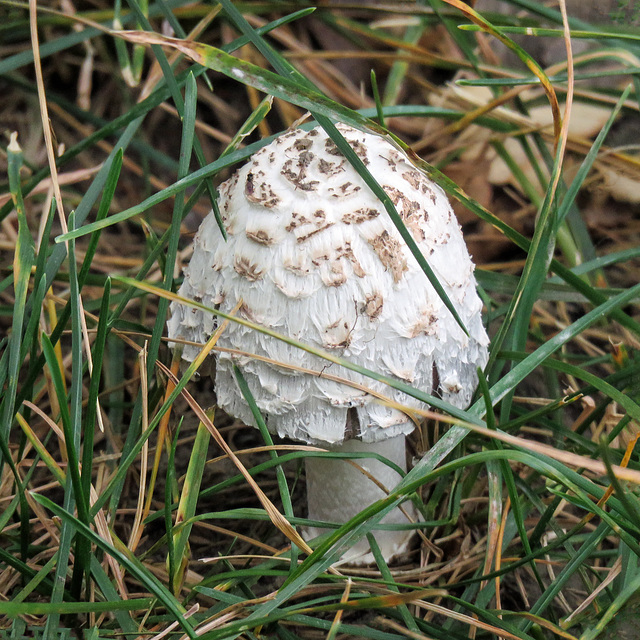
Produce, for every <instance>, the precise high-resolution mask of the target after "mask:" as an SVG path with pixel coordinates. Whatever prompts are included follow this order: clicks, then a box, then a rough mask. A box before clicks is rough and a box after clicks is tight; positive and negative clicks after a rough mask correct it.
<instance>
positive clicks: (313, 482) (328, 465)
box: [303, 435, 415, 565]
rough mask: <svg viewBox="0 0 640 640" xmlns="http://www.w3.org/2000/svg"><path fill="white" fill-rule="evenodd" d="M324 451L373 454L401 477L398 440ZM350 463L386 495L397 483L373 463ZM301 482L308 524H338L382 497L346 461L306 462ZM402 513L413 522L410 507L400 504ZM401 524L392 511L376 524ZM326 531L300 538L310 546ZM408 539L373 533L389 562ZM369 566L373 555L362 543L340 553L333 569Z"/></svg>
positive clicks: (405, 534)
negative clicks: (304, 486)
mask: <svg viewBox="0 0 640 640" xmlns="http://www.w3.org/2000/svg"><path fill="white" fill-rule="evenodd" d="M327 448H328V449H330V450H331V451H336V452H340V453H353V452H365V453H378V454H380V455H381V456H383V457H385V458H387V459H388V460H389V461H391V462H394V463H395V464H396V465H397V466H398V467H400V468H401V469H402V470H403V471H406V450H405V436H404V435H399V436H396V437H394V438H389V439H387V440H383V441H381V442H374V443H366V442H361V441H359V440H347V441H345V442H344V443H343V444H341V445H330V446H328V447H327ZM353 461H354V462H355V463H356V464H358V465H360V466H361V467H362V468H363V469H365V470H366V471H367V472H368V473H370V474H371V476H372V477H374V478H376V479H377V480H378V481H379V482H380V483H381V484H382V485H383V486H384V487H385V488H386V489H389V490H391V489H393V488H394V487H395V486H396V485H397V484H398V482H399V481H400V479H401V476H400V475H399V474H398V473H397V472H396V471H394V470H393V469H391V468H390V467H388V466H387V465H386V464H384V463H382V462H380V461H379V460H376V459H373V458H360V459H355V460H353ZM306 476H307V502H308V505H309V519H310V520H321V521H323V522H334V523H338V524H342V523H344V522H347V521H348V520H350V519H351V518H353V517H354V516H355V515H357V514H358V513H360V511H362V510H363V509H364V508H366V507H368V506H369V505H370V504H372V503H374V502H376V501H377V500H380V499H381V498H384V497H385V496H386V495H387V494H386V493H385V492H384V491H383V490H382V489H381V488H380V487H379V486H377V485H376V484H375V483H374V482H373V481H372V480H370V479H369V478H368V477H367V476H366V475H364V474H363V473H362V472H361V471H360V470H358V469H356V468H355V467H354V466H353V465H352V464H350V462H349V460H346V459H335V458H307V459H306ZM402 508H403V509H404V510H405V512H406V513H407V514H409V515H410V516H413V514H414V509H413V505H412V504H411V503H410V502H405V503H404V504H403V505H402ZM407 522H410V520H409V519H408V518H407V516H405V514H404V513H402V511H401V510H400V509H398V508H396V509H394V510H393V511H391V512H390V513H388V514H387V515H386V516H385V517H384V518H383V519H382V521H381V524H405V523H407ZM327 531H329V529H325V528H321V527H307V528H306V530H305V531H304V532H303V535H304V537H305V538H306V539H307V540H310V539H312V538H315V537H316V536H319V535H320V534H323V533H326V532H327ZM414 533H415V532H414V531H413V530H396V531H376V532H375V533H374V535H375V538H376V542H377V543H378V545H379V547H380V550H381V552H382V554H383V556H384V558H385V560H387V561H389V560H391V559H392V558H393V557H394V556H396V555H398V554H400V553H403V552H404V551H406V549H407V547H408V544H409V541H410V539H411V537H412V536H413V534H414ZM372 562H374V558H373V554H372V553H371V549H370V547H369V542H368V541H367V538H366V537H365V538H363V539H361V540H360V541H359V542H358V543H357V544H355V545H354V546H353V547H351V549H349V551H348V552H347V553H345V555H344V556H343V557H342V558H341V560H340V562H339V564H360V565H362V564H370V563H372Z"/></svg>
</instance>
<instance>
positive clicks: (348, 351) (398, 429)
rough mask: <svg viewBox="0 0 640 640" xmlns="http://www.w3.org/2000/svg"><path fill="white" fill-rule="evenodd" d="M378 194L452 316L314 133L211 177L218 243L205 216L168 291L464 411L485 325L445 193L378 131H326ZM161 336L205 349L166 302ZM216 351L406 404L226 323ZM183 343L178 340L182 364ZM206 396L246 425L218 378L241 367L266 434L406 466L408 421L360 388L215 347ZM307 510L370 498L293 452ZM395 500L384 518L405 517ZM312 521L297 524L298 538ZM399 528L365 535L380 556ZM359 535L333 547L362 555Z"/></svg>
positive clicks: (353, 479)
mask: <svg viewBox="0 0 640 640" xmlns="http://www.w3.org/2000/svg"><path fill="white" fill-rule="evenodd" d="M338 128H339V130H340V132H341V133H342V135H343V136H344V137H345V138H346V139H347V141H348V142H349V144H350V145H351V147H352V148H353V149H354V151H355V152H356V153H357V154H358V156H359V157H360V159H361V160H362V161H363V162H364V164H365V165H366V166H367V169H368V170H369V171H370V172H371V174H372V175H373V176H374V178H375V179H376V180H377V181H378V183H379V184H380V185H381V186H382V188H383V189H384V190H385V192H386V193H387V194H388V195H389V197H390V198H391V199H392V201H393V203H394V205H395V207H396V209H397V211H398V213H399V214H400V216H401V217H402V219H403V221H404V223H405V225H406V227H407V228H408V230H409V231H410V233H411V234H412V236H413V238H414V239H415V241H416V243H417V245H418V247H419V248H420V251H421V252H422V253H423V254H424V256H425V257H426V259H427V260H428V262H429V265H430V266H431V268H432V269H433V271H434V272H435V274H436V276H437V277H438V280H439V282H440V283H441V285H442V286H443V288H444V290H445V291H446V293H447V295H448V297H449V299H450V300H451V301H452V302H453V304H454V305H455V307H456V309H457V311H458V313H459V315H460V317H461V318H462V321H463V323H464V325H465V327H466V328H467V330H468V332H469V335H468V336H467V335H465V333H464V332H463V331H462V330H461V328H460V327H459V326H458V325H457V324H456V322H455V320H454V318H453V317H452V315H451V313H450V312H449V311H448V310H447V309H446V308H445V306H444V304H443V303H442V300H441V299H440V298H439V296H438V295H437V293H436V292H435V290H434V289H433V287H432V286H431V284H430V283H429V281H428V279H427V277H426V276H425V274H424V273H423V272H422V270H421V269H420V267H419V265H418V263H417V262H416V260H415V258H414V257H413V256H412V255H411V253H410V252H409V251H408V249H407V248H406V246H405V244H404V242H403V241H402V239H401V237H400V235H399V233H398V231H397V230H396V228H395V227H394V225H393V223H392V221H391V220H390V218H389V216H388V215H387V213H386V211H385V210H384V207H383V205H382V204H381V203H380V201H379V200H378V199H377V198H376V197H375V195H373V193H372V192H371V191H370V190H369V188H368V187H367V186H366V185H365V183H364V182H363V180H362V179H361V178H360V176H359V175H358V174H357V173H356V171H355V169H353V167H352V166H351V165H350V164H349V162H348V161H347V160H346V159H345V158H344V157H343V155H342V154H341V153H340V151H339V150H338V149H337V147H336V146H335V144H334V143H333V141H332V140H331V139H330V138H328V137H327V135H326V134H325V132H324V131H323V130H322V129H321V128H315V129H312V130H311V131H304V130H293V131H289V132H288V133H285V134H284V135H282V136H280V137H278V138H277V139H276V140H275V141H273V142H272V143H271V144H269V145H267V146H265V147H264V148H263V149H262V150H260V151H259V152H257V153H256V154H255V155H254V156H253V157H252V158H251V159H250V160H249V162H248V163H247V164H246V165H245V166H244V167H242V168H241V169H240V170H239V171H237V172H236V173H235V174H234V176H233V177H231V178H230V179H229V180H228V181H227V182H225V183H224V184H223V185H222V186H221V187H220V201H219V204H220V211H221V214H222V219H223V223H224V226H225V229H226V231H227V235H228V239H227V241H226V242H225V240H224V239H223V237H222V234H221V233H220V230H219V228H218V224H217V222H216V219H215V217H214V216H213V214H210V215H209V216H207V218H206V219H205V220H204V221H203V223H202V225H201V227H200V229H199V231H198V233H197V235H196V236H195V239H194V252H193V257H192V258H191V262H190V264H189V266H188V267H187V268H186V269H185V274H184V275H185V277H184V282H183V284H182V286H181V288H180V291H179V293H180V295H182V296H184V297H186V298H190V299H194V300H199V301H202V302H203V303H204V304H205V305H207V306H210V307H215V308H218V309H220V310H222V311H226V312H229V311H231V310H232V309H233V308H234V307H235V306H236V304H237V303H238V301H239V300H242V306H241V307H240V311H239V313H240V315H241V316H242V317H244V318H246V319H248V320H250V321H252V322H254V323H258V324H260V325H264V326H266V327H269V328H271V329H274V330H276V331H278V332H279V333H281V334H284V335H287V336H290V337H291V338H295V339H297V340H300V341H301V342H304V343H306V344H308V345H311V346H315V347H319V348H321V349H324V350H326V351H329V352H330V353H334V354H336V355H339V356H342V357H344V358H346V359H348V360H350V361H351V362H353V363H356V364H358V365H361V366H364V367H366V368H368V369H373V370H375V371H378V372H380V373H383V374H385V375H387V376H392V377H395V378H397V379H399V380H402V381H404V382H406V383H408V384H411V385H413V386H415V387H416V388H418V389H422V390H425V391H428V392H430V393H433V394H436V395H439V396H440V397H441V398H443V399H444V400H446V401H447V402H449V403H451V404H453V405H455V406H457V407H466V406H467V405H468V404H469V402H470V400H471V396H472V394H473V391H474V389H475V387H476V385H477V373H476V371H477V368H478V367H483V366H484V365H485V364H486V360H487V343H488V339H487V335H486V332H485V330H484V328H483V325H482V319H481V308H482V304H481V301H480V299H479V297H478V295H477V293H476V284H475V279H474V275H473V271H474V265H473V263H472V262H471V259H470V257H469V254H468V252H467V248H466V245H465V243H464V240H463V238H462V233H461V230H460V227H459V225H458V223H457V221H456V219H455V216H454V214H453V212H452V210H451V206H450V205H449V202H448V200H447V198H446V196H445V194H444V192H443V191H442V190H441V189H440V188H439V187H438V186H437V185H435V184H434V183H433V182H432V181H431V180H429V179H428V178H427V177H426V176H425V175H424V174H423V173H421V172H420V171H419V170H418V169H416V168H415V166H414V165H412V164H411V162H410V161H409V159H408V158H407V157H406V156H405V155H404V154H403V153H401V152H400V151H398V150H397V149H396V148H395V147H394V146H392V145H391V144H390V143H389V142H387V141H386V140H384V139H383V138H381V137H379V136H377V135H373V134H370V133H364V132H361V131H357V130H355V129H353V128H351V127H349V126H346V125H338ZM171 312H172V314H171V319H170V321H169V338H170V339H184V340H188V341H193V342H196V343H204V342H205V341H206V340H207V339H208V338H209V337H210V335H211V334H212V333H213V331H214V330H215V327H216V318H215V316H213V315H212V314H208V313H205V312H203V311H201V310H196V309H193V308H189V307H186V306H184V305H180V304H177V303H173V304H172V307H171ZM218 346H220V347H226V348H228V349H237V350H242V351H244V352H248V353H252V354H256V355H258V356H264V357H266V358H269V359H272V360H275V361H278V362H284V363H288V364H292V365H297V366H300V367H304V368H306V369H311V370H313V371H317V372H318V373H319V374H320V373H321V372H330V373H333V374H336V375H339V376H341V377H343V378H347V379H348V380H352V381H354V382H356V383H359V384H361V385H365V386H367V387H369V388H370V389H372V390H374V391H376V392H380V393H382V394H384V395H387V396H388V397H390V398H392V399H393V400H395V401H397V402H399V403H402V404H405V405H407V406H409V407H416V408H424V405H423V404H422V403H420V402H419V401H417V400H415V399H414V398H411V397H409V396H407V395H405V394H404V393H401V392H399V391H396V390H394V389H390V388H389V387H387V386H386V385H384V384H383V383H381V382H377V381H375V380H371V379H369V378H366V377H365V376H362V375H360V374H358V373H356V372H354V371H351V370H346V369H344V368H339V367H337V366H336V365H332V364H330V363H327V361H326V360H323V359H322V358H319V357H318V356H315V355H313V354H311V353H308V352H305V351H302V350H299V349H295V348H293V347H291V346H290V345H288V344H286V343H284V342H282V341H279V340H277V339H275V338H272V337H270V336H266V335H264V334H262V333H259V332H257V331H254V330H252V329H250V328H248V327H245V326H242V325H239V324H236V323H231V324H230V325H229V327H228V328H227V329H226V331H225V332H224V333H223V334H222V336H221V338H220V340H219V342H218ZM198 352H199V348H198V347H197V346H193V345H191V346H189V345H186V346H185V347H184V349H183V358H185V359H186V360H189V361H192V360H193V359H194V358H195V357H196V356H197V354H198ZM216 360H217V370H216V382H215V386H216V393H217V399H218V405H219V406H220V407H221V408H223V409H224V410H225V411H226V412H227V413H229V414H230V415H232V416H235V417H236V418H239V419H240V420H242V421H243V422H245V423H246V424H251V425H254V426H255V424H254V419H253V416H252V413H251V411H250V409H249V407H248V405H247V404H246V402H245V400H244V397H243V395H242V393H241V392H240V390H239V388H238V386H237V383H236V380H235V377H234V375H233V365H234V364H237V365H238V366H240V368H241V369H242V372H243V374H244V377H245V378H246V380H247V383H248V385H249V388H250V389H251V392H252V394H253V396H254V398H255V399H256V402H257V404H258V407H259V408H260V410H261V412H262V413H263V415H264V416H265V420H266V423H267V426H268V428H269V430H270V431H272V432H273V433H277V434H278V435H279V436H281V437H286V438H291V439H293V440H298V441H302V442H305V443H311V444H315V445H319V446H322V447H324V448H327V449H330V450H332V451H346V452H354V451H364V452H371V453H379V454H380V455H382V456H383V457H385V458H387V459H388V460H390V461H391V462H393V463H395V464H396V465H397V466H398V467H400V468H401V469H403V470H406V459H405V456H406V452H405V436H406V435H407V434H408V433H410V432H411V431H412V430H413V429H414V423H413V422H412V421H411V420H409V419H408V417H407V416H406V415H405V414H404V413H403V412H401V411H399V410H396V409H394V408H391V407H389V406H386V405H384V404H382V403H380V402H379V401H377V400H376V399H375V398H374V397H372V396H371V395H370V394H367V393H364V392H363V391H361V390H360V389H357V388H354V387H351V386H347V385H344V384H340V383H338V382H335V381H332V380H328V379H326V378H323V377H322V376H321V375H317V376H312V375H304V374H301V373H299V372H296V371H293V370H291V369H284V368H282V367H278V366H275V365H272V364H269V363H267V362H264V361H261V360H257V359H253V358H250V357H238V356H235V355H230V354H229V353H226V352H220V353H218V354H217V355H216ZM357 462H358V463H359V464H360V465H361V466H362V467H363V468H365V469H366V470H367V471H368V472H369V473H370V474H371V475H373V476H375V477H376V478H377V479H378V481H379V482H380V483H381V484H382V485H383V486H384V487H385V488H386V489H392V488H393V487H394V486H395V485H396V484H397V482H398V481H399V479H400V476H399V474H398V473H397V472H396V471H394V470H393V469H391V468H390V467H389V466H387V465H385V464H383V463H381V462H380V461H378V460H375V459H368V458H367V459H360V460H358V461H357ZM306 476H307V493H308V505H309V514H308V515H309V518H310V519H311V520H320V521H323V522H334V523H335V522H337V523H343V522H345V521H347V520H348V519H350V518H351V517H353V516H354V515H355V514H357V513H358V512H360V511H361V510H362V509H363V508H365V507H366V506H368V505H369V504H371V503H372V502H375V501H376V500H378V499H379V498H381V497H383V496H384V495H385V492H384V491H383V490H382V489H381V488H380V487H378V486H377V485H376V484H375V483H374V482H373V481H372V480H371V479H369V478H368V477H367V476H366V475H364V474H362V473H360V472H359V471H357V470H356V469H355V468H354V467H353V465H350V464H349V463H348V462H346V461H345V460H341V459H327V458H311V457H310V458H308V459H307V461H306ZM406 522H407V518H406V516H405V515H404V514H403V513H402V511H400V510H399V509H396V510H394V511H393V512H391V513H390V514H388V515H387V516H386V518H385V519H384V520H383V521H382V523H383V524H389V523H406ZM324 531H326V529H322V528H315V527H311V528H309V529H308V530H307V531H306V536H307V537H308V538H309V539H310V538H313V537H315V536H316V535H317V534H319V533H322V532H324ZM410 534H411V532H410V531H407V530H402V529H395V530H388V531H384V530H380V531H378V532H376V534H375V536H376V539H377V541H378V543H379V545H380V547H381V550H382V552H383V554H384V556H385V558H386V559H387V560H390V559H391V558H392V557H393V556H395V555H397V554H398V553H400V552H402V551H404V550H405V549H406V547H407V544H408V541H409V538H410ZM368 551H369V546H368V543H367V541H366V540H363V541H362V542H361V543H358V544H357V545H356V546H355V547H354V548H352V549H351V552H350V553H349V554H348V557H347V558H345V559H346V560H349V561H351V562H359V563H364V562H369V561H371V559H372V557H371V554H370V553H367V552H368Z"/></svg>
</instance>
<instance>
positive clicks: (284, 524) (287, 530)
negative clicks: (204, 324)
mask: <svg viewBox="0 0 640 640" xmlns="http://www.w3.org/2000/svg"><path fill="white" fill-rule="evenodd" d="M207 346H209V345H208V344H207ZM212 346H213V345H211V347H212ZM211 347H209V348H211ZM157 365H158V367H159V368H160V370H161V371H163V373H164V374H165V375H166V376H167V377H168V378H169V379H171V380H172V381H173V382H174V384H177V383H178V379H177V378H176V377H175V376H174V375H173V373H172V372H171V370H170V369H168V368H167V367H165V366H164V365H163V364H162V363H161V362H158V363H157ZM182 396H183V397H184V398H185V400H186V401H187V403H188V404H189V406H190V407H191V409H192V411H193V412H194V413H195V414H196V416H197V417H198V419H199V420H200V421H201V422H202V424H204V425H205V426H206V427H207V429H208V430H209V433H210V434H211V435H212V436H213V438H214V440H215V441H216V442H217V443H218V445H219V446H220V448H221V449H222V450H223V451H224V452H225V453H226V454H227V455H228V456H229V459H230V460H231V461H232V462H233V463H234V464H235V466H236V468H237V469H238V471H240V473H241V474H242V475H243V476H244V478H245V479H246V481H247V483H248V484H249V485H250V486H251V488H252V490H253V491H254V492H255V494H256V496H257V497H258V499H259V500H260V503H261V504H262V506H263V507H264V509H265V511H266V512H267V514H268V515H269V518H270V519H271V521H272V522H273V524H274V525H275V526H276V527H277V528H278V529H279V530H280V531H282V533H284V535H285V536H286V537H287V538H288V539H289V540H291V542H293V543H294V544H295V545H296V546H298V547H299V548H300V549H302V550H303V551H305V552H306V553H309V554H311V553H312V552H313V551H312V549H311V547H309V545H308V544H307V543H306V542H305V541H304V540H303V538H302V537H301V536H300V534H299V533H298V532H297V531H296V530H295V529H294V528H293V527H292V526H291V524H289V521H288V520H287V519H286V518H285V517H284V516H283V515H282V514H281V513H280V512H279V511H278V509H277V508H276V506H275V505H274V504H273V502H271V500H269V498H268V497H267V496H266V494H265V493H264V491H263V490H262V489H261V488H260V485H258V483H257V482H256V481H255V480H254V479H253V478H252V477H251V474H250V473H249V472H248V471H247V469H246V467H245V466H244V465H243V464H242V462H241V461H240V459H239V458H238V456H237V455H236V454H235V452H234V451H233V450H232V449H231V448H230V447H229V445H228V444H227V443H226V441H225V440H224V438H223V437H222V436H221V435H220V432H219V431H218V430H217V429H216V427H215V426H214V425H213V423H212V422H211V420H210V418H209V416H208V415H207V414H206V412H205V411H204V409H203V408H202V407H201V406H200V405H199V404H198V403H197V402H196V400H195V399H194V398H193V396H192V395H191V394H190V393H189V392H188V391H187V390H186V389H185V390H183V391H182Z"/></svg>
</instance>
